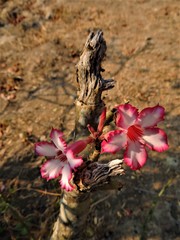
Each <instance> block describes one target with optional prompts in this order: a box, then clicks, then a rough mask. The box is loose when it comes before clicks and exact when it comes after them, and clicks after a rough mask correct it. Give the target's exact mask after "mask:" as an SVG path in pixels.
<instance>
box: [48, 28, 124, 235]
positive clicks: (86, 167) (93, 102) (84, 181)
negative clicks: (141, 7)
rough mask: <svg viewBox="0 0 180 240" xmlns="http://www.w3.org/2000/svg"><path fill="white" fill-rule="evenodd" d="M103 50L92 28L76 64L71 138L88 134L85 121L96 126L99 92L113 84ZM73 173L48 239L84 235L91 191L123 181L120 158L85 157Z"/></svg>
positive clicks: (100, 37)
mask: <svg viewBox="0 0 180 240" xmlns="http://www.w3.org/2000/svg"><path fill="white" fill-rule="evenodd" d="M105 52H106V42H105V40H104V38H103V33H102V31H97V32H96V33H94V32H91V33H90V34H89V36H88V38H87V41H86V43H85V46H84V50H83V53H82V55H81V57H80V60H79V62H78V64H77V83H78V94H77V95H78V97H77V100H76V124H75V129H74V131H73V136H74V139H79V138H81V137H83V136H87V135H89V132H88V130H87V124H90V125H91V126H92V127H93V128H94V129H96V128H97V124H98V119H99V116H100V114H101V112H102V110H103V108H104V106H105V104H104V102H103V101H102V99H101V95H102V92H103V91H105V90H108V89H110V88H112V87H113V86H114V81H113V80H111V79H110V80H104V79H103V78H102V76H101V72H102V71H104V70H103V69H102V68H101V62H102V59H103V58H104V55H105ZM88 157H89V156H88V154H87V155H86V156H85V158H84V161H85V162H84V164H83V166H82V167H81V168H79V169H78V171H77V172H76V173H75V174H74V179H73V180H74V181H73V182H74V183H75V185H76V190H74V191H72V192H65V191H64V192H63V196H62V199H61V201H60V212H59V216H58V219H57V221H56V222H55V224H54V228H53V233H52V236H51V240H65V239H68V240H79V239H85V236H84V233H83V232H84V229H85V224H86V219H87V215H88V210H89V209H90V192H93V191H95V190H96V191H97V190H106V189H120V188H122V185H123V184H122V182H121V181H120V178H119V177H117V176H119V175H122V174H123V169H122V161H121V160H114V161H111V162H109V163H107V164H100V163H98V162H90V161H86V159H89V158H88Z"/></svg>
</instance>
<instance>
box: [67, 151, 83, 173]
mask: <svg viewBox="0 0 180 240" xmlns="http://www.w3.org/2000/svg"><path fill="white" fill-rule="evenodd" d="M66 157H67V160H68V163H69V165H70V167H71V168H72V169H73V170H74V169H75V168H77V167H79V166H80V165H81V164H82V163H83V159H82V158H81V157H79V158H75V157H74V154H73V152H72V151H71V150H68V151H67V153H66Z"/></svg>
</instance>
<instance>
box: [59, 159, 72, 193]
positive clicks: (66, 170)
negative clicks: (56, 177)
mask: <svg viewBox="0 0 180 240" xmlns="http://www.w3.org/2000/svg"><path fill="white" fill-rule="evenodd" d="M71 178H72V171H71V168H70V166H69V164H67V165H65V166H64V167H63V169H62V178H61V180H60V184H61V187H62V188H63V189H65V190H66V191H72V190H73V189H74V186H72V185H71V184H70V182H69V181H70V180H71Z"/></svg>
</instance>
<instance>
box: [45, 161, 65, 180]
mask: <svg viewBox="0 0 180 240" xmlns="http://www.w3.org/2000/svg"><path fill="white" fill-rule="evenodd" d="M63 166H64V162H61V161H60V160H59V159H52V160H49V161H47V162H45V163H44V164H43V165H42V167H41V176H42V177H43V178H46V179H47V180H49V179H53V178H57V177H59V175H60V174H61V170H62V167H63Z"/></svg>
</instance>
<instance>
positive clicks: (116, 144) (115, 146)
mask: <svg viewBox="0 0 180 240" xmlns="http://www.w3.org/2000/svg"><path fill="white" fill-rule="evenodd" d="M126 143H127V135H126V133H125V132H124V131H121V130H115V131H111V132H109V133H108V137H107V140H103V141H102V143H101V149H102V153H103V152H109V153H113V154H114V153H116V152H118V151H119V150H120V149H122V148H123V147H125V145H126Z"/></svg>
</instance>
